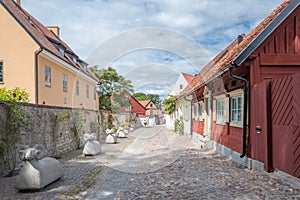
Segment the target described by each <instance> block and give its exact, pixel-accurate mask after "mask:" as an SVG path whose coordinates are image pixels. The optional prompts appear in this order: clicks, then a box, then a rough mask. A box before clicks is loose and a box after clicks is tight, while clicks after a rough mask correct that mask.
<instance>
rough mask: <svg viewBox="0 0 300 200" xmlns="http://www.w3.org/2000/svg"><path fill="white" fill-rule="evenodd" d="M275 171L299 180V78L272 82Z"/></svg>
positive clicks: (293, 77) (287, 78)
mask: <svg viewBox="0 0 300 200" xmlns="http://www.w3.org/2000/svg"><path fill="white" fill-rule="evenodd" d="M271 94H272V95H271V102H272V108H271V112H272V155H273V167H274V168H276V169H279V170H281V171H284V172H286V173H288V174H291V175H293V176H295V177H297V178H300V74H296V75H293V76H288V77H284V78H280V79H277V80H272V82H271Z"/></svg>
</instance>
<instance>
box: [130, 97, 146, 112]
mask: <svg viewBox="0 0 300 200" xmlns="http://www.w3.org/2000/svg"><path fill="white" fill-rule="evenodd" d="M130 103H131V105H132V108H131V112H132V113H137V114H145V112H146V109H145V107H144V106H142V105H141V104H140V103H139V102H138V100H136V99H135V98H134V97H133V96H130Z"/></svg>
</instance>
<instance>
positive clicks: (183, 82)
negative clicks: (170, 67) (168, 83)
mask: <svg viewBox="0 0 300 200" xmlns="http://www.w3.org/2000/svg"><path fill="white" fill-rule="evenodd" d="M194 78H195V76H192V75H189V74H186V73H181V74H180V75H179V76H178V78H177V80H176V82H175V84H174V86H173V88H172V91H171V92H170V95H173V96H177V95H178V94H180V93H181V92H182V91H183V90H184V89H185V88H186V86H188V84H189V83H190V82H192V80H193V79H194Z"/></svg>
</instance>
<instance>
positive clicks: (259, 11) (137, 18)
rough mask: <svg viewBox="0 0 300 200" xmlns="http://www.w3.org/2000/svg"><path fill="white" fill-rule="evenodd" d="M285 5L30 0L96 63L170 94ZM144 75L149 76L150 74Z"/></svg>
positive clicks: (216, 0)
mask: <svg viewBox="0 0 300 200" xmlns="http://www.w3.org/2000/svg"><path fill="white" fill-rule="evenodd" d="M282 1H283V0H272V1H270V0H268V1H263V2H262V1H261V0H239V1H237V0H223V1H221V0H201V1H199V0H185V1H180V0H160V1H158V0H123V1H121V0H102V1H101V0H22V7H23V8H25V9H26V10H27V11H28V12H29V13H31V14H32V15H33V16H34V17H35V18H37V19H38V20H39V21H41V22H42V23H43V24H44V25H49V26H50V25H57V26H59V27H60V34H61V38H62V39H63V40H64V41H65V42H67V43H68V44H69V46H70V47H71V48H72V49H73V50H74V51H75V52H76V53H77V54H78V55H79V56H80V57H81V58H83V59H85V60H87V61H88V63H89V64H90V65H99V66H100V67H101V68H103V67H106V66H107V65H110V66H112V67H114V68H116V69H117V71H118V72H119V73H120V74H122V75H124V76H125V77H126V78H128V79H131V80H132V81H133V83H134V85H135V87H136V88H135V89H136V91H142V92H145V93H157V94H160V95H167V94H168V93H169V92H170V91H169V90H170V88H172V84H173V83H174V82H175V81H176V78H177V76H178V75H179V73H180V72H185V73H189V74H195V73H197V72H198V71H199V70H201V68H202V67H203V66H204V65H205V64H206V63H207V62H208V61H209V59H211V58H213V57H214V56H215V55H216V54H217V53H218V52H219V51H221V50H222V49H223V48H224V47H225V46H227V45H228V44H229V43H230V42H231V41H232V40H234V39H235V38H236V37H237V36H238V35H239V34H242V33H245V34H247V33H249V31H251V30H252V29H253V28H254V27H255V26H256V25H257V24H258V23H259V22H260V21H261V20H262V19H264V18H265V17H266V16H267V15H268V14H269V13H270V12H272V11H273V10H274V9H275V8H276V7H277V6H278V5H280V3H281V2H282ZM142 74H143V75H142Z"/></svg>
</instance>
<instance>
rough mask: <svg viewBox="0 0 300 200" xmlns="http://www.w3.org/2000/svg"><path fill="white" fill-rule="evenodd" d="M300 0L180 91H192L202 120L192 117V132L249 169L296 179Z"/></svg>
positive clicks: (299, 167)
mask: <svg viewBox="0 0 300 200" xmlns="http://www.w3.org/2000/svg"><path fill="white" fill-rule="evenodd" d="M299 4H300V1H299V0H285V1H284V2H283V3H282V4H281V5H280V6H279V7H278V8H277V9H275V10H274V11H273V12H272V13H271V14H270V15H269V16H268V17H267V18H265V19H264V20H263V21H262V22H261V23H260V24H259V25H258V26H257V27H256V28H255V29H253V30H252V31H251V32H250V33H249V34H248V35H247V36H240V37H239V38H238V39H237V40H236V41H234V42H233V43H232V44H231V45H229V47H227V48H226V49H225V50H224V51H222V52H221V53H220V54H219V55H218V56H217V57H216V58H215V59H214V60H213V61H212V62H211V63H210V64H208V65H207V66H206V67H205V68H203V70H202V71H201V72H200V73H199V74H198V75H197V77H196V78H195V79H194V81H193V82H192V83H191V84H190V85H189V86H188V87H187V89H186V90H185V91H184V94H182V95H185V96H193V103H194V105H195V104H198V108H197V107H195V106H194V115H195V114H196V115H197V113H198V121H201V120H199V119H202V122H201V123H202V125H201V123H200V125H197V122H195V121H193V130H192V131H191V133H192V134H195V132H196V133H200V135H201V136H202V137H203V138H208V139H209V140H210V141H211V143H212V145H213V146H214V147H215V148H216V150H217V151H219V152H221V153H222V154H223V155H225V156H228V157H231V158H232V159H233V160H235V161H237V162H239V163H241V164H243V165H245V166H247V167H249V168H256V169H263V168H264V169H265V170H266V171H273V170H274V169H278V170H281V171H284V172H286V173H289V174H291V175H293V176H295V177H298V178H300V114H299V113H300V6H299ZM199 105H202V108H201V111H200V109H199V108H200V106H199ZM195 108H196V109H195ZM199 115H201V116H199ZM196 117H197V116H196ZM200 117H201V118H200ZM194 118H195V116H194ZM196 119H197V118H196ZM196 121H197V120H196ZM198 124H199V123H198Z"/></svg>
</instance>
